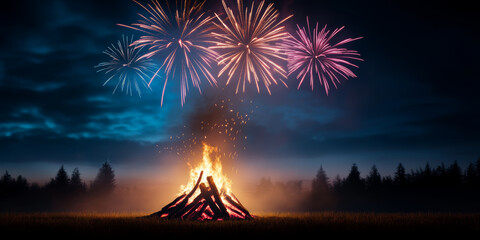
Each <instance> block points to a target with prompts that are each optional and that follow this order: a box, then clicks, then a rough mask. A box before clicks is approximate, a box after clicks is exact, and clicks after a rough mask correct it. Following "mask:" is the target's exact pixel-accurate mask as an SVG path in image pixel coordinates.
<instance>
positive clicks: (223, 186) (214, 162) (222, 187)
mask: <svg viewBox="0 0 480 240" xmlns="http://www.w3.org/2000/svg"><path fill="white" fill-rule="evenodd" d="M202 144H203V154H202V161H201V162H200V163H199V164H198V165H197V166H196V167H193V168H191V169H190V180H189V182H188V184H187V185H182V186H181V187H180V190H181V192H180V193H181V194H182V193H186V192H189V191H190V190H192V189H193V188H194V186H195V183H196V181H197V180H198V177H199V176H200V172H201V171H203V176H202V179H201V182H205V183H206V182H207V181H206V178H207V177H208V176H212V177H213V180H214V181H215V184H216V185H217V188H218V190H219V191H220V192H225V193H226V194H229V193H230V192H231V181H230V180H229V179H228V178H227V177H226V176H225V175H224V174H223V172H222V162H221V161H220V154H218V148H217V147H213V146H210V145H208V144H206V143H202ZM197 192H200V190H197ZM194 195H195V196H196V195H198V194H197V193H196V194H194Z"/></svg>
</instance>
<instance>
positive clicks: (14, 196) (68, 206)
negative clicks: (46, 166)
mask: <svg viewBox="0 0 480 240" xmlns="http://www.w3.org/2000/svg"><path fill="white" fill-rule="evenodd" d="M115 187H116V180H115V172H114V170H113V168H112V166H111V165H110V163H109V162H107V161H105V162H104V163H103V164H102V166H101V167H100V169H99V170H98V173H97V175H96V177H95V179H94V180H93V181H92V182H91V184H90V186H89V187H87V184H86V183H85V182H84V181H83V180H82V178H81V174H80V171H79V170H78V168H75V169H73V171H72V173H71V174H70V176H69V175H68V173H67V171H66V170H65V168H64V166H63V165H62V166H61V167H60V169H59V170H58V171H57V174H56V175H55V177H53V178H51V179H50V181H49V182H48V183H46V184H45V185H44V186H40V185H38V184H37V183H32V184H30V183H29V182H28V181H27V179H26V178H25V177H23V176H22V175H19V176H18V177H16V178H14V177H12V176H11V175H10V174H9V173H8V171H5V173H4V174H3V176H2V177H1V178H0V211H69V210H76V209H82V208H84V205H85V202H86V201H88V202H90V203H92V202H95V205H96V206H98V205H99V204H100V205H105V204H106V203H105V204H101V203H102V202H104V201H106V200H107V199H108V198H109V197H110V196H111V194H112V193H113V191H114V190H115Z"/></svg>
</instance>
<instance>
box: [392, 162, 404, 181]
mask: <svg viewBox="0 0 480 240" xmlns="http://www.w3.org/2000/svg"><path fill="white" fill-rule="evenodd" d="M393 181H394V182H395V184H397V185H405V183H406V182H407V176H406V174H405V168H404V167H403V165H402V164H401V163H400V164H398V167H397V171H396V172H395V178H394V179H393Z"/></svg>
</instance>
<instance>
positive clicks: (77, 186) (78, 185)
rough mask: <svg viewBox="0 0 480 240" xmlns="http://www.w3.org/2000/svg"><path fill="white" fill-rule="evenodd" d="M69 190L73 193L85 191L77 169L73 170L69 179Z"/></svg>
mask: <svg viewBox="0 0 480 240" xmlns="http://www.w3.org/2000/svg"><path fill="white" fill-rule="evenodd" d="M70 188H71V190H72V192H73V193H83V192H85V191H86V186H85V183H84V182H83V181H82V179H81V177H80V171H79V170H78V168H75V169H73V171H72V177H71V178H70Z"/></svg>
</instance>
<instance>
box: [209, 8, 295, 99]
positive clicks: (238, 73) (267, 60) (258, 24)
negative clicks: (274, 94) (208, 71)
mask: <svg viewBox="0 0 480 240" xmlns="http://www.w3.org/2000/svg"><path fill="white" fill-rule="evenodd" d="M242 2H243V0H237V11H235V12H234V11H233V10H232V9H230V8H229V7H228V6H227V5H226V4H225V1H223V0H222V4H223V8H224V10H225V13H226V19H222V18H221V17H220V16H219V15H218V14H215V16H216V18H217V19H218V22H216V23H214V24H215V26H216V27H217V28H218V29H220V32H219V33H213V35H214V36H215V39H216V45H215V46H213V47H211V48H212V49H218V51H219V52H220V56H219V57H218V64H219V65H223V67H222V68H221V70H220V71H219V73H218V77H220V76H222V75H223V74H224V73H227V75H228V79H227V83H226V84H227V85H228V84H229V83H230V81H231V80H232V79H233V78H234V79H238V82H237V88H236V92H237V93H238V89H239V87H240V85H242V89H243V92H245V84H246V82H247V81H248V83H251V82H252V81H253V82H255V85H256V88H257V91H258V92H260V87H259V82H263V84H264V85H265V87H266V89H267V91H268V93H270V88H269V86H270V85H271V84H272V83H275V84H277V78H276V77H274V75H275V74H278V75H280V77H281V78H283V79H286V78H287V72H286V71H285V69H284V68H282V67H281V66H280V65H279V64H277V63H276V61H278V60H283V61H286V60H287V59H286V56H285V55H284V53H283V51H282V48H281V47H280V45H279V44H277V43H278V42H279V40H281V39H283V38H286V37H288V34H287V32H286V31H285V27H284V26H282V23H284V22H285V21H286V20H287V19H289V18H290V17H291V16H289V17H287V18H284V19H280V17H279V15H280V14H279V13H278V11H277V10H275V8H274V7H273V3H271V4H268V5H266V4H265V1H261V2H260V3H259V4H258V6H255V3H254V2H252V5H251V8H250V10H249V9H248V8H244V7H243V4H242ZM281 78H279V79H278V81H280V82H282V83H283V84H285V82H284V81H283V80H282V79H281ZM285 86H286V84H285Z"/></svg>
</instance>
